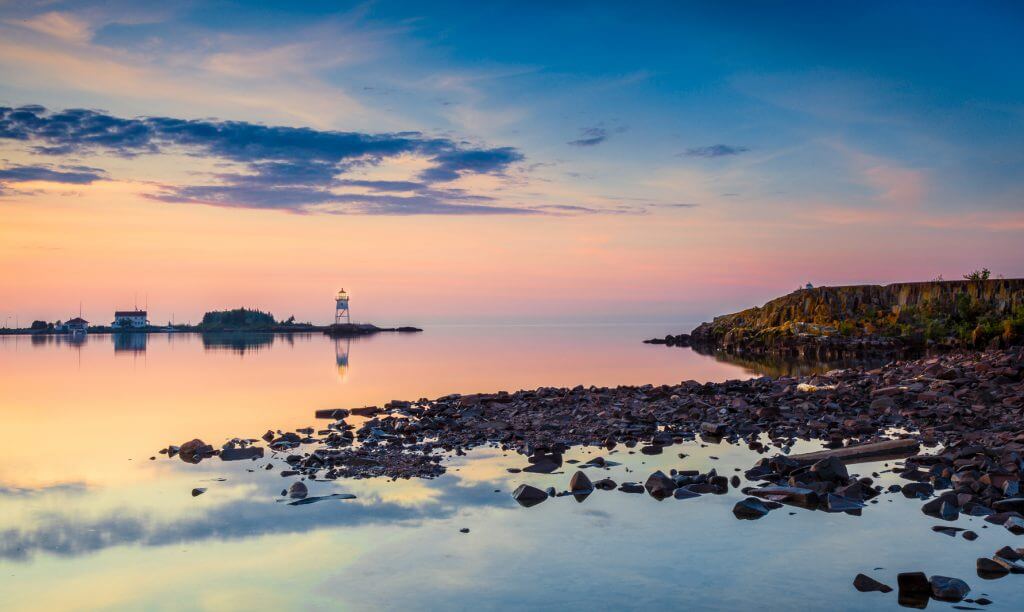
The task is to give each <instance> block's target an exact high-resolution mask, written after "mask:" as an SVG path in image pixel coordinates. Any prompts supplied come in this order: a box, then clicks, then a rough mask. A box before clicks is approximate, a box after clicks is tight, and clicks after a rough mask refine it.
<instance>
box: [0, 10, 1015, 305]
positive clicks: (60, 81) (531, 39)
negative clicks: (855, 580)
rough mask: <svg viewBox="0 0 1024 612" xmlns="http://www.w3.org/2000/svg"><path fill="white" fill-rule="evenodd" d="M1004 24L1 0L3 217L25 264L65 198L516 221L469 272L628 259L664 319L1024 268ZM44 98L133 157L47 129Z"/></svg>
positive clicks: (736, 13) (137, 205) (920, 15)
mask: <svg viewBox="0 0 1024 612" xmlns="http://www.w3.org/2000/svg"><path fill="white" fill-rule="evenodd" d="M1021 31H1024V8H1022V6H1021V5H1020V4H1019V3H1017V4H1015V3H1001V2H974V3H962V2H961V3H953V2H933V3H928V4H923V3H918V2H856V3H852V2H851V3H832V2H830V3H820V2H814V3H810V2H809V3H797V2H788V3H778V4H775V5H769V4H768V3H760V2H729V3H726V2H714V3H711V2H707V3H696V2H672V3H644V2H633V3H628V4H613V3H583V2H568V3H540V2H490V3H473V4H466V3H449V2H431V3H412V2H385V1H380V2H366V3H350V4H344V3H335V2H303V3H291V2H259V3H239V2H161V3H143V2H102V3H101V2H45V3H42V2H40V3H33V2H17V3H3V2H0V107H6V108H7V109H9V110H8V111H5V112H7V113H8V114H9V113H14V112H21V111H15V109H18V108H21V107H25V106H26V105H29V108H30V109H34V110H31V111H30V112H29V115H31V117H28V115H24V114H22V115H17V116H19V117H22V119H20V120H19V121H21V123H18V124H17V125H14V124H11V125H9V126H8V127H7V129H8V132H9V133H8V134H7V135H6V136H5V137H4V138H0V160H2V161H0V204H4V203H6V205H7V210H9V211H12V214H15V215H17V216H16V217H13V218H15V219H18V220H19V222H21V225H19V227H21V228H22V230H21V233H20V234H19V235H18V236H15V237H14V238H15V239H17V240H19V241H21V242H23V243H25V244H27V245H28V246H24V245H23V246H22V247H18V248H37V247H38V246H39V244H37V243H40V240H37V239H33V240H34V242H32V241H29V240H28V239H27V238H23V237H24V236H26V235H28V233H35V234H38V235H48V232H49V231H50V229H49V228H45V227H43V226H41V225H39V224H40V223H44V222H42V221H39V220H38V218H37V217H34V216H32V215H33V214H35V213H36V212H38V211H39V210H50V211H51V212H56V211H58V210H64V208H62V207H66V203H67V201H68V200H67V199H66V198H65V199H61V198H63V197H64V196H67V195H68V194H72V193H73V194H74V197H79V198H84V200H87V201H90V202H92V201H93V200H95V201H96V202H97V203H96V204H94V205H93V204H90V206H92V208H90V209H89V210H90V212H91V213H92V214H93V216H94V217H95V216H99V217H102V218H108V217H106V215H109V214H115V213H112V212H110V211H109V210H107V209H106V208H104V206H105V205H106V204H101V203H99V202H101V200H102V202H103V203H106V202H111V201H114V200H116V201H117V202H118V203H123V204H124V206H125V208H124V209H123V210H122V209H121V208H118V211H117V212H116V214H117V215H122V216H119V217H118V219H123V218H124V217H123V215H124V214H125V212H124V211H126V210H127V211H129V213H130V214H133V215H134V214H138V219H137V220H135V221H133V225H132V227H145V228H147V231H155V230H153V229H152V227H149V224H150V223H151V221H147V219H150V220H151V219H153V218H155V217H156V216H159V215H162V214H164V213H167V212H168V211H176V212H174V213H173V214H175V215H178V216H179V217H180V219H181V220H182V223H199V222H200V221H199V220H198V218H197V217H195V216H196V215H201V214H213V213H200V212H194V211H193V212H187V209H189V208H205V207H214V208H227V209H231V210H232V214H233V215H235V216H234V217H232V219H236V220H239V221H240V220H242V219H244V218H245V215H247V214H248V215H250V219H251V218H255V217H253V215H255V214H256V211H264V212H265V211H266V210H267V209H270V210H271V211H276V212H278V213H280V214H282V215H287V214H288V213H300V214H302V215H310V214H313V215H320V216H325V215H331V216H345V217H351V216H374V217H384V218H393V217H396V216H409V215H412V216H416V217H419V218H420V219H421V220H420V221H418V223H419V225H418V227H420V228H429V231H431V232H433V233H435V234H436V235H442V236H445V237H451V236H456V235H458V233H459V232H460V231H462V230H461V229H460V228H457V227H456V226H454V225H452V224H451V223H447V222H444V221H440V220H437V218H438V217H446V216H460V217H487V218H490V219H491V220H490V221H487V222H486V223H487V224H486V225H482V226H481V227H484V228H486V230H487V231H495V232H500V231H501V230H502V229H503V228H505V227H506V224H507V223H508V217H512V216H516V217H530V218H531V220H530V221H523V222H522V223H525V224H526V226H528V229H526V230H523V231H524V232H525V234H520V235H517V236H511V235H503V236H502V238H501V239H500V244H496V245H494V246H493V248H494V249H500V252H498V251H496V252H494V253H490V254H488V255H487V257H486V258H485V259H486V260H487V261H490V262H493V263H494V265H498V264H497V262H499V261H501V262H505V263H503V264H502V269H503V270H505V273H506V274H508V275H511V276H512V277H515V276H516V274H517V273H516V270H517V269H519V268H517V266H519V267H521V268H522V269H521V270H520V273H521V274H522V275H524V276H526V275H528V270H527V265H528V264H527V263H515V262H514V261H513V258H518V260H521V261H527V262H529V261H530V258H531V257H537V258H541V255H540V254H539V253H541V252H545V255H544V256H543V260H544V261H549V260H554V261H570V260H572V259H573V257H577V256H578V257H580V258H581V259H580V260H579V261H576V262H575V263H574V264H573V266H569V265H568V264H566V266H567V267H566V268H565V269H564V270H562V273H563V277H573V276H575V277H580V278H585V277H600V276H601V275H607V274H611V275H612V276H614V275H615V274H619V275H620V276H621V278H622V280H623V282H625V279H626V278H627V277H628V275H629V274H630V273H631V271H635V270H636V269H641V270H645V271H647V273H649V274H650V278H645V279H644V281H643V282H642V283H641V284H639V285H637V287H636V289H635V293H637V295H642V296H645V297H643V298H638V299H639V300H647V301H652V300H653V301H655V302H657V303H659V304H662V305H666V304H671V303H673V301H674V300H675V299H678V298H679V296H673V295H667V294H657V292H656V291H654V290H653V289H651V287H654V286H655V285H658V284H671V283H676V284H683V283H691V284H692V283H693V282H696V281H697V279H698V278H700V276H701V275H702V274H703V275H704V276H705V277H706V276H708V275H714V276H715V277H716V278H719V279H726V278H728V279H731V280H728V281H726V280H721V281H720V282H721V283H724V284H729V283H732V284H733V285H735V286H736V287H740V286H743V287H747V288H749V287H751V286H753V285H758V284H761V285H762V286H760V287H759V288H758V289H756V290H753V291H752V292H748V293H743V292H742V291H741V290H740V289H735V290H733V289H730V290H728V291H727V292H726V293H729V292H730V291H731V292H732V293H729V295H732V296H733V297H732V298H730V299H732V300H735V302H737V303H739V302H740V301H741V300H744V301H745V300H757V299H760V298H761V297H770V296H771V295H773V294H775V293H777V292H778V291H779V289H780V288H781V287H789V286H791V285H795V284H802V281H805V280H809V279H814V280H818V281H819V282H827V283H840V282H886V281H894V280H912V279H920V278H921V277H922V276H926V277H927V278H931V277H933V276H935V275H937V274H940V273H941V274H945V275H946V276H947V277H955V276H958V275H959V274H960V273H961V272H962V271H965V270H969V269H973V268H974V267H980V266H981V265H988V266H989V267H990V268H992V269H993V270H995V271H997V272H998V273H1002V274H1005V275H1007V276H1012V275H1021V274H1024V257H1022V251H1021V247H1020V245H1021V244H1022V241H1021V240H1020V239H1021V237H1022V236H1021V233H1022V232H1024V183H1022V180H1021V178H1020V177H1021V176H1022V175H1024V147H1021V146H1020V143H1021V142H1024V91H1022V89H1024V80H1022V79H1021V78H1020V77H1021V72H1022V71H1021V68H1020V66H1019V62H1020V58H1021V57H1024V48H1022V47H1024V42H1022V40H1024V37H1021V36H1020V35H1019V33H1020V32H1021ZM67 109H88V112H89V113H91V115H89V116H90V117H91V119H90V120H91V121H102V122H106V124H109V125H115V124H116V125H119V126H122V128H123V129H125V130H129V129H133V130H143V131H146V130H148V132H147V135H146V136H145V138H144V139H143V141H144V145H145V147H146V148H145V149H143V148H139V146H141V145H139V144H138V142H136V143H135V144H132V145H125V142H126V141H125V140H124V138H125V137H126V134H127V135H129V136H130V135H132V134H135V133H134V132H132V133H118V134H116V135H112V134H106V135H105V136H104V138H107V140H102V141H101V140H97V139H95V138H93V139H92V140H90V138H91V136H90V135H89V134H88V133H87V131H83V130H82V129H78V130H77V131H72V132H61V133H56V132H53V131H52V128H53V126H55V125H58V124H61V125H63V124H62V123H61V121H63V119H62V118H63V117H65V116H66V115H62V114H61V113H63V112H64V111H66V110H67ZM76 112H77V111H76ZM5 116H8V115H5ZM11 116H13V115H11ZM26 117H28V118H27V119H26ZM26 121H27V122H28V123H26ZM33 122H34V123H33ZM183 122H187V123H188V125H189V126H190V128H189V129H193V130H197V131H196V132H195V133H194V134H193V135H192V136H190V137H188V138H185V137H183V136H182V135H181V134H178V133H171V131H169V130H170V128H167V127H166V126H174V125H179V124H183ZM30 124H31V125H30ZM83 125H84V124H83ZM90 125H92V124H90ZM124 126H127V127H124ZM158 126H164V127H158ZM80 127H81V126H80ZM15 128H16V129H15ZM122 128H118V129H122ZM83 129H84V128H83ZM90 129H91V128H90ZM104 129H106V128H104ZM19 130H20V131H19ZM204 130H206V131H213V132H217V135H216V136H211V137H210V138H209V139H207V137H206V136H202V135H201V134H200V133H206V132H203V131H204ZM229 132H230V134H234V135H235V136H230V135H229ZM257 132H258V133H260V134H263V136H264V137H266V138H267V139H265V140H263V141H261V143H260V144H259V145H258V147H259V150H258V151H254V150H253V148H252V147H249V148H247V149H246V148H244V147H243V149H230V150H229V147H227V143H228V142H229V141H231V142H232V143H233V145H232V146H240V145H241V144H242V141H243V140H244V139H245V138H251V137H253V134H256V133H257ZM0 135H3V134H0ZM136 135H137V134H136ZM93 136H94V135H93ZM271 137H273V138H271ZM293 137H294V138H299V140H301V142H298V141H295V140H294V139H293V140H288V139H291V138H293ZM112 138H117V139H121V140H118V142H117V143H114V142H113V141H112V140H110V139H112ZM231 138H236V140H231ZM282 138H283V139H284V140H281V139H282ZM238 139H241V140H238ZM286 140H287V142H286ZM325 142H329V143H331V144H329V145H324V143H325ZM352 142H359V143H362V144H361V145H360V147H356V148H354V149H353V148H351V144H352ZM368 143H375V144H374V146H372V147H370V146H369V145H368ZM381 143H385V144H386V145H387V147H391V148H381V147H383V146H384V145H382V144H381ZM253 146H254V147H255V146H256V145H253ZM324 146H327V147H328V148H330V147H340V148H336V149H332V150H331V151H329V152H326V153H325V149H324V148H323V147H324ZM132 147H135V148H132ZM72 188H73V189H72ZM112 192H116V195H114V196H112V195H110V194H111V193H112ZM111 198H113V200H112V199H111ZM62 202H63V204H62ZM129 204H130V205H131V206H134V208H131V207H129ZM119 205H120V204H119ZM247 209H248V210H247ZM81 210H84V208H83V209H81ZM189 215H192V217H189ZM186 217H188V219H186ZM627 217H629V219H627ZM427 218H430V219H432V220H429V219H427ZM566 218H571V219H574V221H570V222H567V221H565V219H566ZM125 222H127V221H125ZM207 222H208V221H205V220H204V221H203V223H207ZM217 222H218V223H223V222H224V221H222V220H218V221H217ZM276 222H277V223H278V224H279V225H280V226H281V227H282V228H284V227H285V226H288V225H295V224H298V223H299V222H298V221H296V220H294V219H292V220H288V219H286V218H285V217H281V218H279V219H278V220H277V221H276ZM322 222H323V223H335V224H337V229H338V230H339V231H343V230H344V229H345V228H346V227H347V226H346V225H345V223H348V224H349V225H351V224H352V223H354V222H352V221H348V222H342V221H326V220H324V221H322ZM376 223H377V224H376V225H375V226H374V227H373V228H372V230H368V231H369V232H370V233H371V234H373V235H375V236H382V235H392V236H395V238H394V240H396V241H399V240H400V239H399V238H397V236H399V235H403V236H407V235H408V234H403V232H410V231H412V230H411V229H408V228H404V227H403V228H402V229H401V231H398V232H396V229H395V228H396V224H395V223H391V225H387V224H388V223H389V222H388V221H386V220H381V221H379V222H376ZM26 231H28V233H26ZM287 231H294V232H301V231H304V230H300V229H297V228H296V229H288V230H287ZM299 235H300V234H298V233H296V234H295V236H296V240H298V239H299V238H298V236H299ZM367 235H370V234H367ZM523 235H529V236H531V237H533V239H535V240H538V241H542V243H543V245H544V246H543V248H541V247H538V245H537V244H534V243H526V242H524V241H523V238H522V236H523ZM157 238H159V237H157ZM555 241H563V242H570V243H573V244H576V245H582V246H578V250H577V251H574V252H561V253H555V252H554V251H552V252H551V253H547V252H546V251H544V249H548V248H553V247H550V244H553V243H554V242H555ZM42 242H45V240H43V241H42ZM378 242H379V241H378ZM456 242H457V241H456ZM407 243H408V240H401V241H400V242H399V243H398V244H396V246H395V248H397V249H399V250H401V249H404V248H407V247H406V246H405V245H406V244H407ZM727 244H728V245H730V248H729V249H728V250H725V248H724V246H723V245H727ZM595 245H597V246H595ZM951 245H955V248H951ZM44 246H45V245H44ZM865 247H870V248H869V251H870V252H868V253H864V249H865ZM325 248H326V247H325ZM451 248H452V252H451V253H450V257H451V260H452V261H460V260H459V256H458V255H456V250H457V249H456V247H454V246H453V247H451ZM566 248H567V249H568V248H570V247H566ZM571 248H577V247H575V246H574V247H571ZM573 253H575V254H573ZM584 253H586V254H587V255H586V257H589V258H590V259H591V260H592V261H593V263H591V264H588V263H587V260H584V259H582V258H583V257H584V255H583V254H584ZM9 256H10V257H12V258H13V257H15V255H14V254H13V251H12V254H11V255H9ZM154 257H155V255H154ZM506 259H507V261H506ZM666 261H687V262H691V263H692V266H693V268H694V269H693V270H688V271H684V272H680V273H678V274H677V273H674V272H672V271H670V270H668V269H667V268H665V267H664V263H663V262H666ZM533 263H535V262H531V263H529V265H533ZM588 265H590V266H591V267H589V268H588V267H587V266H588ZM610 269H612V270H613V273H609V272H608V271H609V270H610ZM740 271H742V272H743V273H742V274H741V273H740ZM523 282H525V281H523ZM581 282H583V281H581ZM465 283H466V286H469V284H470V281H469V280H466V281H465ZM714 291H720V289H715V290H714ZM586 295H588V290H585V289H583V288H580V290H579V291H578V292H575V293H573V295H572V296H571V298H572V299H580V300H583V299H585V298H586ZM714 295H715V297H708V299H709V300H711V299H724V298H723V297H722V294H720V293H715V294H714ZM663 307H664V308H669V306H663Z"/></svg>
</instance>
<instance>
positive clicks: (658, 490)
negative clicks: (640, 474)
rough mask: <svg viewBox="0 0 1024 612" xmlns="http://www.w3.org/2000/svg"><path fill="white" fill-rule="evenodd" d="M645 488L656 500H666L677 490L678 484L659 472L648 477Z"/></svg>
mask: <svg viewBox="0 0 1024 612" xmlns="http://www.w3.org/2000/svg"><path fill="white" fill-rule="evenodd" d="M644 488H645V489H647V492H648V493H649V494H650V495H651V497H654V498H656V499H665V498H666V497H668V496H669V495H672V492H673V491H675V490H676V483H675V481H674V480H672V479H671V478H669V477H668V476H666V475H665V473H664V472H662V471H661V470H658V471H657V472H655V473H653V474H651V475H650V476H648V477H647V482H645V483H644Z"/></svg>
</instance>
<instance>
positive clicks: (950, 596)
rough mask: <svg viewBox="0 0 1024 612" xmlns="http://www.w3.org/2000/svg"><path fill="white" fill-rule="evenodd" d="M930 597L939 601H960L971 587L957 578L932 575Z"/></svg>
mask: <svg viewBox="0 0 1024 612" xmlns="http://www.w3.org/2000/svg"><path fill="white" fill-rule="evenodd" d="M930 582H931V586H932V597H934V598H935V599H938V600H941V601H954V602H955V601H960V600H962V599H963V598H964V597H967V594H968V593H970V592H971V587H969V586H967V583H966V582H964V581H963V580H960V579H959V578H950V577H948V576H932V578H931V581H930Z"/></svg>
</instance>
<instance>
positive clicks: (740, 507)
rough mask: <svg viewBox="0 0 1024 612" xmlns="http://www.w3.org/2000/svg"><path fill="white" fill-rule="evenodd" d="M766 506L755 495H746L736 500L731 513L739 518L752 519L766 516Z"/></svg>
mask: <svg viewBox="0 0 1024 612" xmlns="http://www.w3.org/2000/svg"><path fill="white" fill-rule="evenodd" d="M768 512H769V510H768V508H766V507H765V505H764V504H763V503H761V500H759V499H758V498H756V497H748V498H746V499H744V500H740V501H738V502H736V505H735V506H733V508H732V513H733V515H735V516H736V518H738V519H740V520H748V521H753V520H757V519H759V518H761V517H763V516H768Z"/></svg>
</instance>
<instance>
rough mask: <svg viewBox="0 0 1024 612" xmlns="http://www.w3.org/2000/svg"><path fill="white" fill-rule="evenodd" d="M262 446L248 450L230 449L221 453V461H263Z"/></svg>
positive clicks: (250, 447)
mask: <svg viewBox="0 0 1024 612" xmlns="http://www.w3.org/2000/svg"><path fill="white" fill-rule="evenodd" d="M262 458H263V447H262V446H249V447H246V448H229V449H224V450H222V451H220V459H221V461H242V460H245V459H262Z"/></svg>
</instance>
